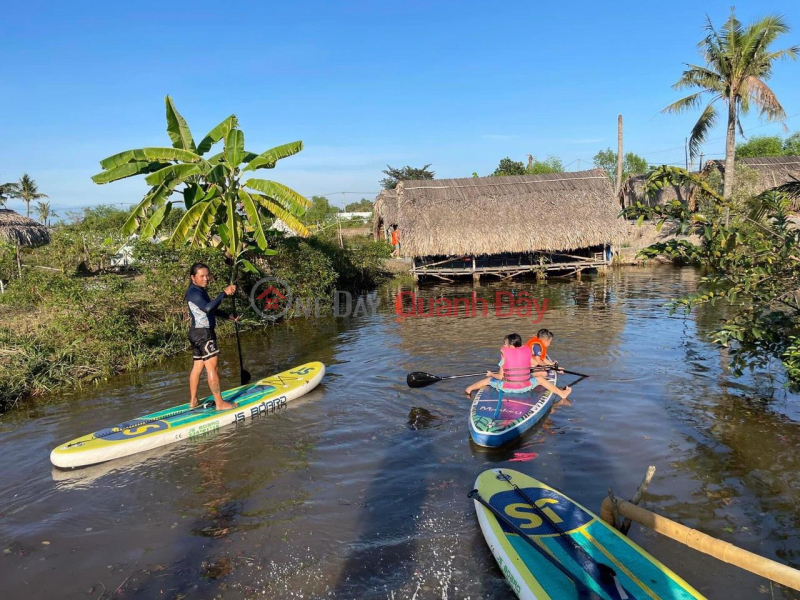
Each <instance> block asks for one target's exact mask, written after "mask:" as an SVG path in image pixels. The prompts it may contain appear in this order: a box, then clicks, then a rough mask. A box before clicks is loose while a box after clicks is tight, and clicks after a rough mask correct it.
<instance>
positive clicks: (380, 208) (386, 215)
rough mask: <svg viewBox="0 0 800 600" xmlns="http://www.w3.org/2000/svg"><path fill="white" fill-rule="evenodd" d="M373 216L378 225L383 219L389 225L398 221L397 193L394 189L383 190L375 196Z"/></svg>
mask: <svg viewBox="0 0 800 600" xmlns="http://www.w3.org/2000/svg"><path fill="white" fill-rule="evenodd" d="M372 218H373V220H374V221H375V223H376V226H377V223H379V222H381V221H383V223H384V224H385V225H386V226H387V227H388V226H389V225H394V224H395V223H397V194H396V193H395V191H394V190H381V193H380V194H378V196H377V198H375V206H374V207H373V208H372Z"/></svg>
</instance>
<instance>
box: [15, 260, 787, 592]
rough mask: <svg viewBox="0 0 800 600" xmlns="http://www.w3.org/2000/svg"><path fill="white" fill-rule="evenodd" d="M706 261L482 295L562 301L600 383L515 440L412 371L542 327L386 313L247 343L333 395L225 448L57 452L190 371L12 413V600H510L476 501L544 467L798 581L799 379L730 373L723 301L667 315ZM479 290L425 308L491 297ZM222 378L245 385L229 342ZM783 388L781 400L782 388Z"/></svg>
mask: <svg viewBox="0 0 800 600" xmlns="http://www.w3.org/2000/svg"><path fill="white" fill-rule="evenodd" d="M697 279H698V274H697V273H696V272H695V271H693V270H690V269H682V270H680V269H672V268H668V267H660V268H654V269H628V270H623V271H619V272H615V273H613V274H611V275H610V276H609V277H604V278H596V279H591V280H587V279H584V281H581V282H574V281H569V282H566V281H565V282H559V281H556V280H551V281H549V282H547V283H546V284H535V283H514V284H511V285H509V284H506V285H502V286H499V285H498V286H493V285H485V286H482V287H481V288H479V289H478V291H477V295H478V296H481V297H486V298H491V297H493V295H494V294H495V292H496V291H499V290H502V291H514V292H515V293H519V292H521V291H528V292H529V293H530V294H531V295H532V296H533V297H535V298H537V299H538V300H540V301H543V299H545V298H547V299H548V310H547V312H546V314H545V316H544V319H543V321H542V325H544V326H546V327H548V328H550V329H552V330H553V331H554V332H555V333H556V341H555V342H554V344H553V346H552V347H551V352H552V354H553V355H554V356H556V358H558V359H559V361H560V362H561V363H562V364H564V365H567V366H568V367H569V368H572V369H573V370H576V371H581V372H586V373H591V374H593V376H592V377H591V378H590V379H588V380H585V381H583V382H582V383H581V384H580V385H579V386H577V387H576V388H575V392H574V395H573V402H572V406H569V407H560V408H558V409H556V410H555V412H553V413H552V414H551V415H550V416H549V418H548V419H547V420H546V422H544V423H543V424H541V425H539V426H537V427H536V428H535V429H534V430H532V431H531V432H529V434H527V435H526V436H525V438H524V439H523V440H522V441H521V442H520V443H518V444H516V445H515V446H513V447H510V448H506V449H502V450H498V451H493V452H486V451H483V450H481V449H479V448H477V447H475V446H472V445H471V444H470V441H469V433H468V429H467V422H466V417H467V409H468V405H469V402H468V400H467V399H466V398H465V397H464V396H463V395H462V393H461V390H462V389H463V384H462V382H461V381H459V382H442V383H439V384H437V385H434V386H431V387H428V388H425V389H420V390H410V389H409V388H407V387H406V385H405V375H406V373H407V372H408V371H411V370H425V371H429V372H433V373H438V374H456V373H464V372H466V373H468V372H473V371H481V370H483V369H486V368H489V367H491V366H492V365H493V364H494V363H496V360H497V354H498V347H499V345H500V342H501V340H502V337H503V336H504V335H505V334H507V333H510V332H512V331H518V332H520V333H521V334H523V335H528V334H531V333H533V332H534V331H535V329H537V328H538V325H534V324H533V323H531V321H532V319H531V318H530V317H520V316H513V317H497V316H496V315H493V313H491V312H490V315H489V316H487V317H474V318H465V317H464V316H463V314H462V316H459V317H439V318H413V317H410V318H400V319H399V318H398V317H397V315H396V314H395V313H394V299H395V297H396V295H397V293H398V292H399V291H401V290H410V289H411V288H408V287H405V288H401V287H400V286H399V284H397V283H393V284H390V285H387V286H385V287H383V288H381V289H379V290H378V291H377V292H376V293H375V297H376V298H378V299H380V304H379V310H378V313H377V314H375V315H359V316H355V317H350V318H341V319H333V318H325V319H318V320H308V321H305V320H298V321H295V322H292V323H289V324H284V325H279V326H276V327H270V328H267V329H265V330H262V331H259V332H254V333H249V334H248V335H247V336H246V337H245V340H244V350H245V354H246V357H247V359H246V360H247V367H248V369H249V370H250V371H251V372H253V373H254V374H267V373H270V372H276V371H280V370H283V369H285V368H287V367H289V366H292V365H295V364H298V363H301V362H305V361H309V360H322V361H324V362H325V363H326V364H327V365H328V375H327V376H326V378H325V380H324V382H323V385H321V386H320V388H319V389H318V390H316V391H315V392H314V393H312V394H311V395H309V396H308V397H307V398H305V399H303V400H300V401H297V402H295V403H293V404H291V405H290V408H289V409H288V410H286V411H284V412H282V413H279V414H277V415H273V416H270V417H268V418H263V419H261V420H257V421H255V422H252V423H248V424H246V425H244V426H240V427H238V428H228V429H227V430H223V431H221V432H220V433H219V434H218V435H216V436H215V437H210V438H205V439H203V440H200V441H194V442H189V443H185V444H176V445H173V446H172V447H167V448H162V449H159V450H157V451H153V452H151V453H148V454H143V455H139V456H136V457H131V458H129V459H123V460H120V461H116V462H112V463H107V464H105V465H101V466H98V467H91V468H87V469H83V470H80V471H76V472H71V473H65V472H60V471H56V470H53V469H52V468H51V466H50V463H49V460H48V454H49V451H50V449H52V447H54V446H55V445H57V444H58V443H60V442H63V441H65V440H68V439H71V438H73V437H75V436H77V435H79V434H82V433H84V432H86V431H92V430H96V429H99V428H101V427H103V426H107V425H109V424H112V423H115V422H120V421H123V420H126V419H129V418H131V417H133V416H136V415H137V414H142V413H144V412H148V411H151V410H155V409H157V408H161V407H164V406H169V405H173V404H177V403H179V402H182V401H184V400H185V397H186V391H185V377H186V375H185V371H186V369H187V368H188V367H189V365H190V363H191V359H190V357H189V356H188V355H187V356H181V357H179V358H177V359H175V360H173V361H170V362H167V363H164V364H161V365H158V366H156V367H153V368H151V369H148V370H145V371H142V372H140V373H136V374H132V375H128V376H122V377H119V378H116V379H114V380H113V381H111V382H109V384H107V385H106V386H104V387H100V388H90V389H87V390H84V391H82V392H74V393H72V394H70V395H67V394H63V395H60V396H58V397H54V398H49V399H47V402H42V403H38V404H37V405H33V406H31V407H30V410H28V411H25V412H17V413H15V414H12V415H6V416H4V417H2V420H0V456H1V457H2V458H1V459H0V460H2V479H0V551H2V555H0V596H2V597H3V598H48V599H50V598H99V597H103V598H111V597H114V598H118V597H120V598H121V597H124V598H184V597H187V598H255V597H258V598H262V597H263V598H395V599H401V598H403V599H411V598H417V599H422V598H448V599H455V598H471V599H476V598H491V599H501V598H511V597H513V595H512V593H511V591H510V588H509V587H508V586H507V585H506V583H505V581H504V579H503V577H502V574H501V573H500V571H499V570H498V569H497V567H496V565H495V563H494V561H493V559H492V557H491V554H490V553H489V550H488V548H487V547H486V545H485V543H484V541H483V538H482V536H481V534H480V530H479V527H478V525H477V522H476V519H475V515H474V510H473V508H472V504H471V502H470V501H468V500H467V497H466V494H467V492H468V491H469V490H470V489H471V487H472V484H473V482H474V480H475V478H476V476H477V475H478V474H479V473H480V472H481V471H482V470H484V469H486V468H489V467H492V466H506V467H510V468H516V469H519V470H522V471H524V472H526V473H529V474H531V475H533V476H535V477H537V478H539V479H542V480H544V481H546V482H548V483H549V484H551V485H553V486H555V487H558V488H560V489H561V490H563V491H564V492H565V493H567V494H569V495H570V496H572V497H574V498H575V499H576V500H578V501H580V502H581V503H583V504H585V505H587V506H588V507H590V508H594V509H595V510H598V509H599V506H600V502H601V501H602V499H603V497H604V496H605V494H606V490H607V488H608V487H609V486H612V487H613V488H614V490H615V491H616V493H617V494H619V495H621V496H623V497H629V496H631V495H632V494H633V492H634V490H635V488H636V486H637V484H638V483H639V481H640V479H641V477H642V476H643V474H644V472H645V470H646V468H647V466H648V465H651V464H652V465H656V466H657V468H658V470H657V472H656V477H655V479H654V480H653V483H652V484H651V486H650V493H649V494H648V495H647V497H646V500H645V504H646V506H648V507H649V508H651V509H654V510H656V511H658V512H661V513H663V514H665V515H668V516H670V517H673V518H676V519H678V520H680V521H682V522H684V523H685V524H687V525H689V526H692V527H697V528H699V529H701V530H702V531H705V532H708V533H710V534H712V535H715V536H718V537H721V538H723V539H726V540H729V541H731V542H734V543H736V544H738V545H740V546H743V547H745V548H747V549H749V550H752V551H755V552H758V553H760V554H763V555H765V556H768V557H771V558H777V559H780V560H783V561H786V562H789V563H791V564H793V565H795V566H800V556H798V552H800V540H799V539H798V536H797V531H798V524H800V493H798V489H799V487H800V468H799V467H800V458H799V457H798V453H797V448H798V447H799V444H800V427H798V424H797V421H798V419H800V411H798V406H800V405H799V404H798V398H797V397H793V396H791V395H788V394H787V393H786V392H784V391H782V390H781V389H780V386H781V380H780V377H779V371H778V370H776V371H775V373H772V374H769V373H767V374H761V375H758V376H749V377H745V378H742V379H739V380H733V379H731V378H729V377H728V376H727V375H725V372H724V367H725V361H726V358H725V356H724V355H723V354H721V353H720V352H719V351H717V350H715V349H714V348H712V347H711V346H710V345H709V344H708V343H707V342H706V341H705V340H704V338H703V335H702V334H703V332H704V331H707V330H708V327H710V326H713V324H714V323H715V322H717V321H718V319H719V318H720V314H719V313H718V312H715V311H714V310H706V311H703V312H700V313H698V314H696V315H691V316H688V317H686V316H684V315H673V316H669V314H668V313H667V312H666V311H665V310H664V309H663V304H664V302H665V301H666V300H668V299H669V298H670V297H672V296H673V295H676V294H678V293H681V292H685V291H691V290H692V289H694V287H695V286H696V283H697ZM471 292H472V287H471V286H457V285H452V286H441V287H423V288H422V289H421V290H420V294H421V296H423V297H425V298H434V297H446V298H455V297H470V295H471ZM223 353H224V357H225V361H224V363H225V364H224V366H223V368H222V376H223V382H224V383H225V384H227V385H235V383H236V380H237V377H238V375H237V371H236V366H237V365H236V360H235V345H234V344H233V343H232V342H228V343H225V344H223ZM774 389H778V390H779V391H777V392H773V390H774ZM631 535H632V537H633V539H635V540H636V541H637V542H639V543H640V544H642V545H643V546H644V547H645V548H646V549H648V550H649V551H651V552H652V553H653V554H655V555H656V556H657V557H659V558H660V559H661V560H662V561H663V562H664V563H666V564H667V565H668V566H670V567H671V568H673V569H674V570H675V571H677V572H678V573H679V574H680V575H682V576H683V577H684V578H685V579H686V580H688V581H689V582H690V583H692V584H693V585H694V586H695V587H697V588H698V589H699V590H701V591H702V592H704V593H705V594H706V595H707V596H708V597H710V598H762V597H763V598H771V597H774V598H792V597H798V596H796V595H794V596H793V595H792V594H791V593H789V592H786V591H785V590H781V589H779V588H778V587H777V586H774V587H771V586H770V584H769V582H768V581H765V580H762V579H759V578H757V577H754V576H750V575H746V574H743V573H741V572H739V571H737V570H734V569H733V568H730V567H728V566H726V565H723V564H721V563H717V562H716V561H713V560H712V559H708V558H704V557H702V556H701V555H698V554H696V553H693V552H692V551H690V550H687V549H685V548H683V547H680V546H678V545H677V544H675V543H673V542H671V541H669V540H664V539H661V538H658V537H657V536H655V534H651V533H648V532H646V531H644V530H642V529H640V528H639V527H638V526H636V525H634V527H633V528H632V530H631Z"/></svg>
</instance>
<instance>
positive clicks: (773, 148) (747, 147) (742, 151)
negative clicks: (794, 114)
mask: <svg viewBox="0 0 800 600" xmlns="http://www.w3.org/2000/svg"><path fill="white" fill-rule="evenodd" d="M781 155H783V140H782V139H781V136H779V135H756V136H753V137H752V138H750V139H749V140H748V141H746V142H744V143H743V144H736V158H749V157H756V156H781Z"/></svg>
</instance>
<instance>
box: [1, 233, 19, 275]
mask: <svg viewBox="0 0 800 600" xmlns="http://www.w3.org/2000/svg"><path fill="white" fill-rule="evenodd" d="M16 256H17V249H16V247H15V246H14V244H11V243H9V242H7V241H5V240H3V239H0V280H3V281H10V280H11V279H12V278H14V277H16V276H17V259H16Z"/></svg>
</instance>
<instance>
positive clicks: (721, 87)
mask: <svg viewBox="0 0 800 600" xmlns="http://www.w3.org/2000/svg"><path fill="white" fill-rule="evenodd" d="M705 29H706V31H707V34H706V37H705V38H703V40H702V41H701V42H700V43H699V44H698V47H699V49H700V53H701V54H702V56H703V59H704V60H705V63H706V66H704V67H701V66H698V65H693V64H687V65H686V66H687V67H688V68H687V69H686V70H685V71H684V72H683V75H681V78H680V79H679V80H678V81H677V82H676V83H675V84H674V85H673V86H672V87H673V89H676V90H682V89H686V88H699V89H700V91H697V92H695V93H693V94H690V95H689V96H686V97H685V98H681V99H680V100H678V101H677V102H673V103H672V104H670V105H669V106H667V107H666V108H665V109H664V110H663V111H662V112H667V113H679V112H683V111H686V110H690V109H693V108H697V107H699V106H700V104H701V103H702V101H703V97H704V96H706V95H711V101H710V102H709V103H708V104H707V105H706V107H705V109H704V110H703V112H702V114H701V115H700V118H699V119H698V121H697V123H696V124H695V126H694V127H693V128H692V133H691V136H690V137H689V151H690V153H691V156H692V158H694V157H695V156H697V155H698V154H699V153H700V146H701V145H702V144H703V142H704V141H705V139H706V134H707V133H708V131H709V130H710V129H711V128H712V127H713V126H714V124H715V123H716V121H717V118H718V116H719V113H718V112H717V107H716V106H715V103H716V102H717V101H718V100H721V101H722V104H724V105H725V107H726V109H727V118H728V126H727V130H726V143H725V179H724V184H723V193H722V195H723V197H725V198H730V196H731V190H732V189H733V178H734V171H733V161H734V156H735V151H736V128H737V127H738V128H739V132H740V133H743V132H742V124H741V121H740V118H741V116H742V115H746V114H748V113H749V112H750V109H751V108H756V109H758V111H759V113H760V115H761V116H763V117H766V118H767V120H768V121H782V120H784V119H785V118H786V113H785V112H784V110H783V106H781V103H780V102H779V101H778V98H777V97H776V96H775V93H774V92H773V91H772V90H771V89H770V88H769V87H768V86H767V84H766V83H765V82H766V81H767V80H768V79H769V78H770V77H771V76H772V65H773V63H774V62H775V61H776V60H778V59H779V58H782V59H786V58H791V59H796V58H797V53H798V52H800V46H792V47H790V48H786V49H785V50H776V51H773V50H771V49H770V46H771V45H772V44H773V42H775V40H776V39H777V38H778V37H779V36H781V35H783V34H784V33H786V32H788V31H789V27H788V25H787V24H786V23H785V21H784V20H783V18H782V17H781V16H777V15H769V16H766V17H763V18H761V19H759V20H757V21H755V22H753V23H750V24H749V25H746V26H745V25H742V23H741V22H739V21H738V20H737V19H736V15H735V14H734V11H733V10H731V15H730V17H728V20H727V21H726V22H725V24H724V25H723V26H722V28H721V29H720V30H719V31H717V30H716V29H715V28H714V25H713V24H712V23H711V19H707V24H706V27H705Z"/></svg>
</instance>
